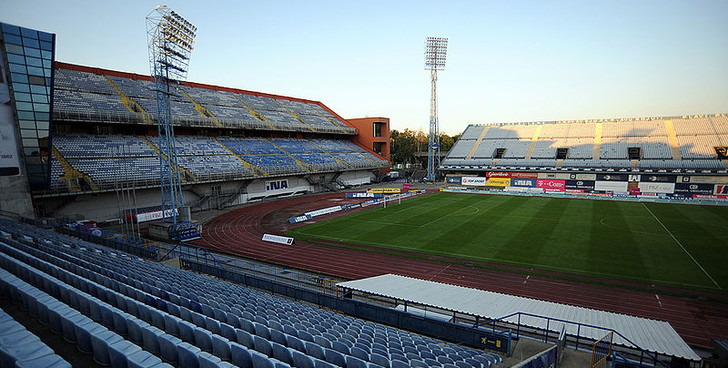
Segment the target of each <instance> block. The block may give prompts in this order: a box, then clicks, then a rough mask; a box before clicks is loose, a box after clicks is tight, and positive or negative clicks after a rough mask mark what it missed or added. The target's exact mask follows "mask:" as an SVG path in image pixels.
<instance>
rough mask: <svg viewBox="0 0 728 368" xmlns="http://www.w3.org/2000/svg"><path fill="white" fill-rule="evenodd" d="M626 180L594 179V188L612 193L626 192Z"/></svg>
mask: <svg viewBox="0 0 728 368" xmlns="http://www.w3.org/2000/svg"><path fill="white" fill-rule="evenodd" d="M628 184H629V183H627V182H626V181H595V182H594V190H599V191H603V192H614V193H628V188H627V185H628Z"/></svg>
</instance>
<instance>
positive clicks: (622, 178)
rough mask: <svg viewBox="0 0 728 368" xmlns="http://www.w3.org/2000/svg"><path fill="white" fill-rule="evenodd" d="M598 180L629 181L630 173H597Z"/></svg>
mask: <svg viewBox="0 0 728 368" xmlns="http://www.w3.org/2000/svg"><path fill="white" fill-rule="evenodd" d="M597 180H599V181H628V180H629V175H627V174H597Z"/></svg>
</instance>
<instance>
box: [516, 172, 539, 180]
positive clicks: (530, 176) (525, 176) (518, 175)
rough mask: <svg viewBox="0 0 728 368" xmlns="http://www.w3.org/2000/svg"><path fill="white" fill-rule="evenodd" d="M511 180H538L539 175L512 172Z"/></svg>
mask: <svg viewBox="0 0 728 368" xmlns="http://www.w3.org/2000/svg"><path fill="white" fill-rule="evenodd" d="M511 178H516V179H538V173H535V172H512V173H511Z"/></svg>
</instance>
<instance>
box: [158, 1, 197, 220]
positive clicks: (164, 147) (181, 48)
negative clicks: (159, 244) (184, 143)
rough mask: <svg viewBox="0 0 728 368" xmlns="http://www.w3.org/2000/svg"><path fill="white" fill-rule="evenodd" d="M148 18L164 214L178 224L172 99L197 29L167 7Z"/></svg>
mask: <svg viewBox="0 0 728 368" xmlns="http://www.w3.org/2000/svg"><path fill="white" fill-rule="evenodd" d="M146 19H147V41H148V45H149V66H150V69H151V75H152V79H153V80H154V84H155V92H156V96H157V130H158V132H159V168H160V170H159V181H160V183H159V184H160V187H161V191H162V214H163V216H167V215H169V216H170V220H171V222H172V223H173V224H177V223H178V221H177V220H178V216H179V209H180V208H182V207H183V206H184V199H183V198H182V183H181V179H180V172H179V165H178V162H177V150H176V147H175V138H174V126H173V122H172V110H171V108H170V96H171V95H173V87H172V86H173V85H175V84H177V83H179V81H182V80H184V79H186V78H187V69H188V66H189V60H190V55H191V53H192V50H193V48H194V43H195V36H196V32H197V27H195V26H194V25H192V23H190V22H188V21H187V20H186V19H184V18H183V17H182V16H180V15H179V14H177V13H175V12H174V11H172V10H171V9H169V8H168V7H166V6H164V5H161V6H157V7H156V9H154V10H153V11H152V12H151V13H149V15H148V16H147V18H146Z"/></svg>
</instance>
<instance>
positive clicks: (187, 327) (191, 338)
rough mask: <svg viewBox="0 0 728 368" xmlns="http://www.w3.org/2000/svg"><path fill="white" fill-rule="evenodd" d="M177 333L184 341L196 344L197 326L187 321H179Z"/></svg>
mask: <svg viewBox="0 0 728 368" xmlns="http://www.w3.org/2000/svg"><path fill="white" fill-rule="evenodd" d="M177 331H178V332H179V337H180V339H182V341H184V342H187V343H190V344H194V342H195V325H193V324H192V323H189V322H187V321H179V324H177Z"/></svg>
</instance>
